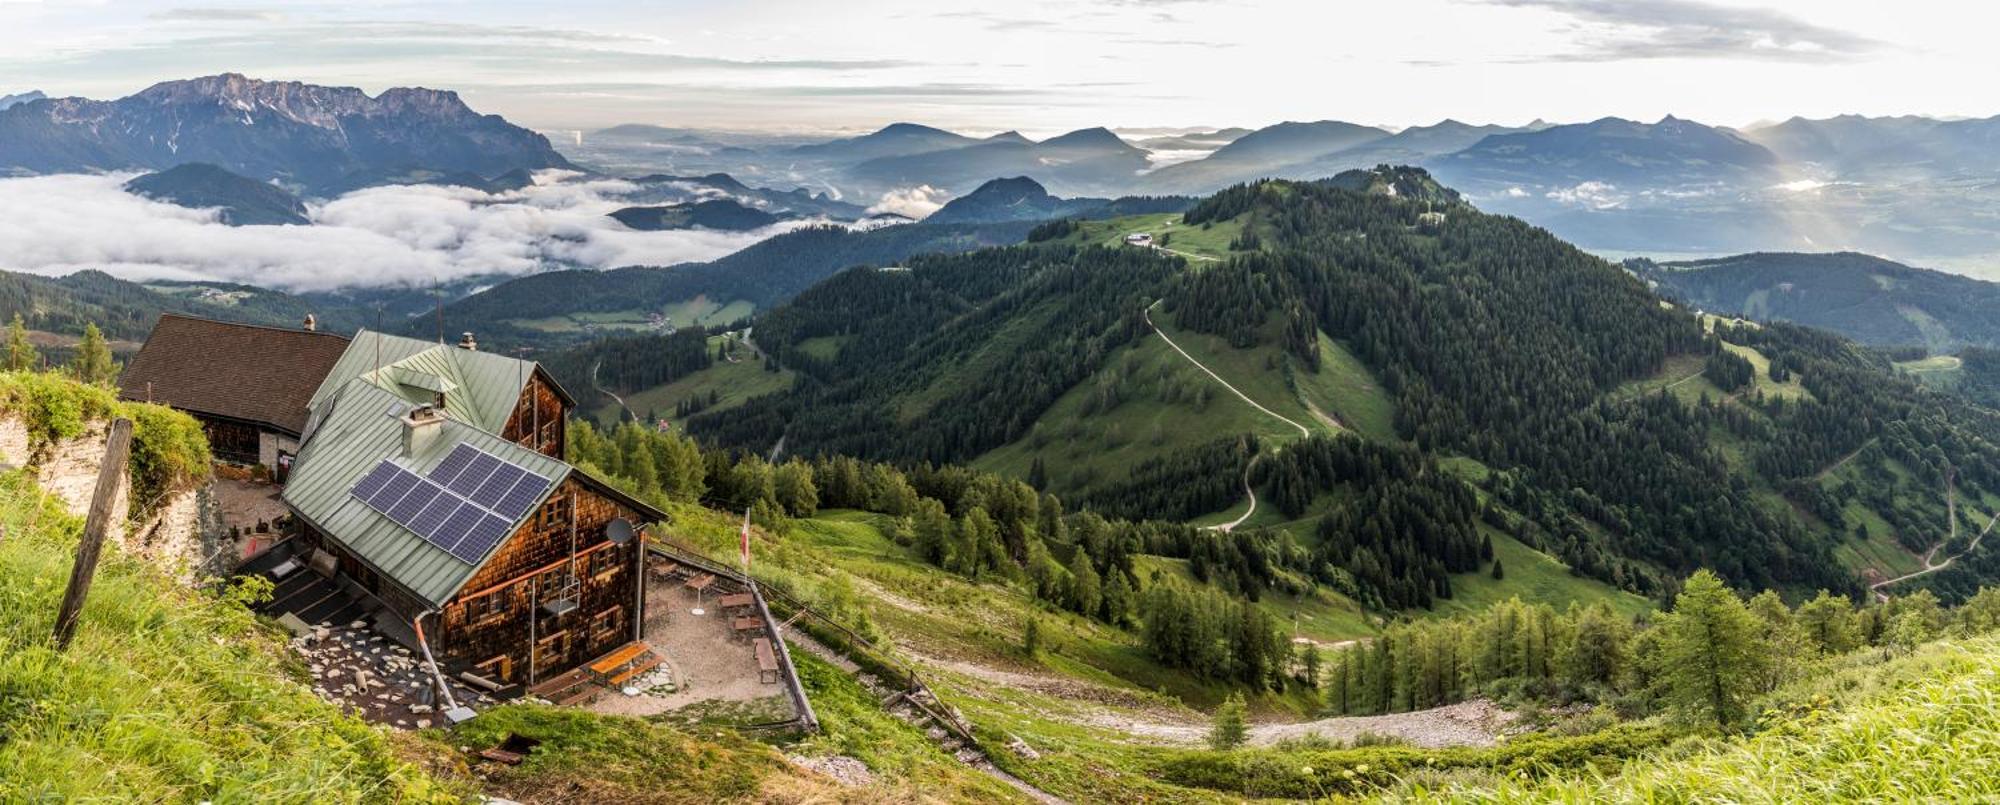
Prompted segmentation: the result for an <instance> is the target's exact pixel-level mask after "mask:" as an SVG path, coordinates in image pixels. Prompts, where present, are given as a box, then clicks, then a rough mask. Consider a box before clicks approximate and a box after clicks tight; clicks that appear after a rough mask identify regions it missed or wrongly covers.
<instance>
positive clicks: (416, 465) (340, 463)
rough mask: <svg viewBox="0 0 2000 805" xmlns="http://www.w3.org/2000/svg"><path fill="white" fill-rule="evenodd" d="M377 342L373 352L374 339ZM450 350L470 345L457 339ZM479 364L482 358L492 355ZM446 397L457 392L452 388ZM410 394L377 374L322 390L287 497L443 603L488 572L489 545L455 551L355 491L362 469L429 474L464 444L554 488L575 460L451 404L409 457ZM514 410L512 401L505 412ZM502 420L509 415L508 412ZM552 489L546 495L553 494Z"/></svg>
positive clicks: (321, 526)
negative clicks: (483, 423) (472, 419)
mask: <svg viewBox="0 0 2000 805" xmlns="http://www.w3.org/2000/svg"><path fill="white" fill-rule="evenodd" d="M390 338H393V336H391V337H390ZM397 340H400V341H410V340H411V339H397ZM356 343H360V339H356ZM416 343H419V344H421V343H422V342H416ZM388 346H389V344H388V343H386V342H385V343H384V347H385V349H384V353H385V355H386V354H388V352H389V350H388V349H387V347H388ZM429 346H432V347H435V346H436V345H429ZM370 349H371V351H372V346H371V348H370ZM444 349H445V350H448V351H451V352H467V351H466V350H458V349H456V348H451V347H446V348H444ZM354 353H355V350H354V349H352V348H350V349H349V350H348V357H352V356H353V355H354ZM467 354H474V353H469V352H468V353H467ZM407 357H410V356H406V358H407ZM501 360H512V359H510V358H501ZM341 362H342V363H343V364H345V363H346V362H347V358H346V357H343V358H342V361H341ZM468 363H472V362H468ZM475 365H483V362H479V363H478V364H475ZM371 368H372V367H371ZM335 372H336V373H338V372H339V369H338V368H336V369H335ZM328 382H332V378H328ZM461 396H462V395H461ZM446 399H447V400H449V399H450V395H447V397H446ZM410 402H411V401H410V400H407V399H405V398H404V397H403V396H402V395H400V394H398V393H395V392H393V391H391V390H389V389H386V388H383V387H381V386H378V385H376V384H375V382H374V380H373V378H369V377H361V376H353V377H350V378H349V379H348V381H347V382H346V383H345V384H344V385H343V386H341V387H339V388H337V389H334V390H332V391H328V390H327V389H326V388H324V387H323V388H321V389H320V393H319V394H318V395H316V399H315V400H314V402H313V416H312V421H311V422H309V423H307V425H306V442H305V447H304V449H302V450H301V451H300V452H299V456H298V460H297V461H296V462H294V463H293V465H292V474H291V477H290V479H289V480H288V481H287V483H286V484H285V491H284V501H285V503H286V504H288V505H290V506H291V507H292V508H293V509H294V510H295V511H297V512H298V513H299V515H300V516H301V517H303V518H305V519H306V521H307V522H310V523H312V524H313V526H314V527H315V528H317V529H318V530H319V531H320V532H321V533H323V534H325V535H327V536H328V537H330V538H332V539H334V540H336V541H338V542H340V543H341V544H342V545H345V546H346V547H347V548H348V549H349V550H350V551H352V552H354V554H355V555H356V556H358V557H360V558H361V559H362V561H364V562H367V563H368V564H369V565H371V566H373V567H374V568H375V569H376V570H377V571H378V572H380V573H381V574H382V575H384V576H386V577H388V578H390V579H392V580H394V581H395V582H396V583H398V584H400V585H402V586H403V587H405V588H407V589H409V590H410V592H412V593H415V594H416V595H417V596H418V597H420V598H422V599H424V600H426V601H429V602H430V603H431V604H433V605H439V606H441V605H443V604H444V602H445V601H448V600H450V599H451V597H452V596H453V595H455V594H457V592H458V590H459V588H461V587H463V586H464V585H465V582H466V581H467V580H469V579H471V578H472V576H473V574H474V573H477V572H479V568H480V567H481V566H483V565H484V564H485V563H486V561H487V560H488V559H490V558H491V556H492V553H493V551H488V552H487V555H486V556H482V557H480V559H479V561H478V562H477V563H473V564H467V563H465V562H462V561H460V560H458V559H456V558H454V557H453V556H452V555H451V554H450V553H447V552H446V551H445V550H443V549H441V548H439V547H437V546H436V545H432V544H431V543H430V542H429V541H428V540H425V539H424V538H423V537H420V536H417V535H416V534H415V533H412V532H410V531H408V530H406V529H404V528H403V527H402V526H400V525H397V524H396V522H395V521H393V520H390V519H389V518H388V517H385V516H383V515H382V514H380V513H378V512H376V511H375V510H374V509H371V508H369V507H368V506H367V504H364V503H362V502H361V501H360V500H359V499H357V498H355V497H354V496H353V495H351V494H349V490H351V489H353V488H354V484H355V483H356V482H358V481H359V480H360V479H361V476H363V475H365V474H367V473H368V471H369V470H371V469H373V468H374V467H375V465H377V464H379V463H381V462H382V461H383V460H384V459H394V460H396V461H398V462H399V463H401V464H403V466H405V467H407V468H409V469H410V470H412V471H414V472H416V473H418V474H420V475H421V474H425V473H428V472H430V470H431V469H432V468H434V467H436V466H437V464H438V462H440V461H443V460H444V457H445V456H446V455H447V454H449V453H450V452H451V449H452V448H453V447H454V446H457V445H459V444H469V445H472V446H473V447H477V448H479V449H481V450H484V451H486V452H488V453H492V454H493V455H494V456H497V457H499V458H502V459H505V460H507V461H511V462H513V463H515V464H517V465H520V466H521V468H523V469H526V470H528V471H529V472H533V473H535V474H537V475H541V476H543V477H546V478H550V479H553V480H554V481H555V482H556V483H554V484H551V485H550V489H552V490H553V489H554V488H555V487H556V486H558V485H560V484H561V482H562V481H563V480H564V479H565V478H567V477H568V476H569V474H570V472H571V468H570V466H569V465H568V464H565V463H563V462H561V461H558V460H556V459H553V458H550V457H548V456H545V455H542V454H540V453H537V452H535V451H533V450H529V449H528V448H525V447H522V446H520V445H517V444H514V443H513V442H509V441H507V440H505V439H502V438H500V437H499V436H496V435H494V434H493V433H491V432H489V431H487V430H486V429H484V428H481V427H478V426H475V425H473V424H469V423H467V422H466V421H464V420H463V419H462V418H460V416H459V415H458V414H457V413H456V412H454V411H452V410H451V408H450V406H449V405H447V408H446V412H445V414H446V416H445V421H444V422H443V423H442V424H440V425H437V426H436V427H438V428H440V431H439V432H438V433H437V434H436V435H435V437H434V438H432V439H430V440H428V442H426V443H425V444H423V445H422V447H421V448H420V449H419V450H418V451H417V452H416V453H415V454H414V455H409V456H405V455H404V454H403V427H404V426H403V420H402V414H403V413H404V412H405V411H407V410H408V408H409V407H410ZM425 402H428V400H426V401H425ZM511 408H512V405H511V403H510V404H509V405H507V406H505V407H504V408H503V409H502V410H511ZM502 421H503V422H504V421H505V417H504V416H503V417H502ZM496 429H497V426H496ZM543 497H544V499H546V497H547V495H546V493H545V494H544V496H543ZM535 503H536V505H535V506H533V507H530V508H529V509H528V513H527V514H525V515H523V516H522V517H520V518H519V519H517V520H516V521H515V522H514V523H512V524H511V525H510V527H509V529H508V531H509V533H512V532H513V531H514V530H517V529H519V528H520V526H521V523H522V522H524V521H526V520H527V519H528V518H529V517H533V516H534V514H535V512H537V511H539V510H540V507H541V503H542V501H540V500H537V501H536V502H535ZM504 544H505V540H501V541H500V542H499V543H498V544H496V545H495V547H494V549H493V550H494V551H497V550H498V547H499V545H504Z"/></svg>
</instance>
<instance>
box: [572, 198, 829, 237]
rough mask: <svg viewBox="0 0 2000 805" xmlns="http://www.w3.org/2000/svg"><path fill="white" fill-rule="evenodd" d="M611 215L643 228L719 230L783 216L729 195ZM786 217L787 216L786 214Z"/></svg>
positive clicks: (755, 225) (753, 226)
mask: <svg viewBox="0 0 2000 805" xmlns="http://www.w3.org/2000/svg"><path fill="white" fill-rule="evenodd" d="M611 217H612V218H615V219H617V220H618V223H621V224H624V225H626V226H628V227H631V228H633V229H637V230H640V231H642V232H659V231H663V230H669V229H713V230H717V231H721V232H748V231H750V230H753V229H763V228H764V227H767V226H770V225H772V224H775V223H778V222H779V221H782V220H785V218H781V217H779V216H776V215H772V214H770V213H768V212H765V211H763V210H759V209H754V208H751V207H745V206H743V205H741V204H738V203H736V202H734V201H731V200H729V199H714V200H711V201H697V202H694V203H691V204H668V205H666V206H662V207H626V208H624V209H621V210H618V211H616V212H613V213H611ZM786 217H787V218H788V217H790V216H786Z"/></svg>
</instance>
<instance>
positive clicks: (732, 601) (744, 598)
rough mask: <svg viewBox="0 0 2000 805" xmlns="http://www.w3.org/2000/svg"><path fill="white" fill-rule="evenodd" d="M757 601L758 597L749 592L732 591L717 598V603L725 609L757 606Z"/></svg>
mask: <svg viewBox="0 0 2000 805" xmlns="http://www.w3.org/2000/svg"><path fill="white" fill-rule="evenodd" d="M756 603H757V599H755V598H752V597H750V594H749V593H730V594H728V595H725V596H723V597H721V598H717V599H715V605H716V606H719V607H722V608H723V609H737V608H740V607H748V606H755V605H756Z"/></svg>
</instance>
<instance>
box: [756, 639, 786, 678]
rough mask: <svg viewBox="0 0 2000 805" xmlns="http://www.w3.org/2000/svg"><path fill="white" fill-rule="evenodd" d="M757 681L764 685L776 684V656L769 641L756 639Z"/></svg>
mask: <svg viewBox="0 0 2000 805" xmlns="http://www.w3.org/2000/svg"><path fill="white" fill-rule="evenodd" d="M755 645H756V648H757V681H758V682H761V683H763V684H766V685H775V684H778V680H779V679H780V678H781V676H780V674H779V673H778V655H777V652H775V651H773V650H772V649H771V639H770V638H768V637H760V638H757V642H756V644H755Z"/></svg>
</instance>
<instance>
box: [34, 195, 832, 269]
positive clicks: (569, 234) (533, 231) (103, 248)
mask: <svg viewBox="0 0 2000 805" xmlns="http://www.w3.org/2000/svg"><path fill="white" fill-rule="evenodd" d="M129 178H131V174H105V175H80V174H70V175H60V176H42V177H32V178H20V179H0V243H4V244H7V248H6V249H5V250H0V269H6V270H11V271H25V272H30V273H35V274H44V275H62V274H68V273H72V272H75V271H79V270H84V269H98V270H102V271H105V272H107V273H110V274H112V275H114V276H118V277H122V278H126V279H132V280H159V279H177V280H208V281H226V282H240V283H245V284H251V285H259V286H264V287H272V288H280V289H284V290H290V291H325V290H335V289H339V288H351V287H380V286H392V285H419V286H421V285H428V284H430V283H431V282H432V281H438V282H451V281H454V280H459V279H466V278H470V277H481V276H492V275H519V274H528V273H533V272H536V271H541V270H547V269H553V268H569V267H585V268H611V267H616V266H626V265H662V266H663V265H673V264H676V263H684V262H693V261H702V260H712V259H714V258H717V257H721V256H723V255H726V254H729V253H731V252H734V251H736V250H738V249H741V248H743V247H745V246H748V245H750V244H752V243H755V242H757V241H759V240H762V239H764V238H767V237H770V236H772V235H774V234H778V233H779V232H782V231H785V230H787V229H791V228H795V227H798V226H803V225H805V224H806V223H807V222H789V223H786V224H781V225H778V226H774V227H768V228H765V229H760V230H756V231H752V232H715V231H705V230H691V231H669V232H640V231H635V230H631V229H627V228H626V227H624V226H623V225H621V224H619V223H618V222H616V221H614V220H612V219H611V218H608V217H606V216H607V214H608V213H610V212H611V211H613V210H615V209H618V208H619V207H623V206H628V204H629V203H630V202H629V201H627V200H625V199H624V198H623V195H624V194H626V193H629V192H632V191H633V190H635V189H636V188H635V187H634V186H633V185H631V184H630V183H627V182H623V181H617V180H592V181H585V180H581V179H579V178H577V177H574V176H568V175H564V174H561V173H559V172H551V173H546V174H543V175H542V176H541V177H539V178H540V179H541V183H539V184H537V185H536V186H535V187H531V188H527V189H525V190H521V191H515V192H508V193H500V194H489V193H484V192H481V191H478V190H473V189H470V188H458V187H434V186H420V185H418V186H397V187H376V188H369V189H366V190H360V191H356V192H353V193H349V194H347V195H344V196H341V197H339V198H337V199H333V200H331V201H328V202H326V203H324V204H321V205H316V206H313V207H312V208H311V213H310V215H311V218H312V219H313V221H314V225H312V226H246V227H231V226H226V225H224V224H221V223H219V222H218V221H217V218H216V213H215V211H213V210H195V209H188V208H185V207H180V206H177V205H174V204H168V203H164V202H159V201H153V200H150V199H146V198H142V197H140V196H136V195H133V194H130V193H127V192H125V191H124V189H123V187H122V185H123V184H124V182H125V180H127V179H129Z"/></svg>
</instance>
